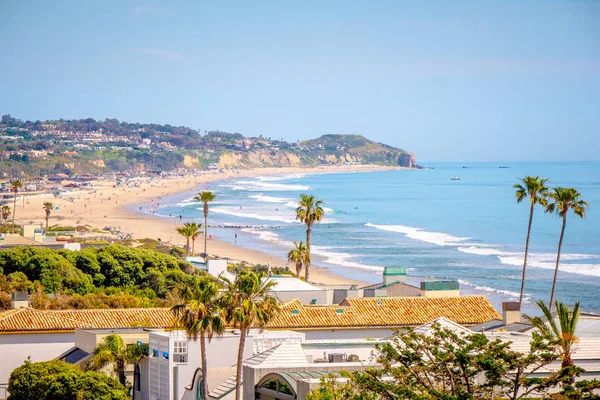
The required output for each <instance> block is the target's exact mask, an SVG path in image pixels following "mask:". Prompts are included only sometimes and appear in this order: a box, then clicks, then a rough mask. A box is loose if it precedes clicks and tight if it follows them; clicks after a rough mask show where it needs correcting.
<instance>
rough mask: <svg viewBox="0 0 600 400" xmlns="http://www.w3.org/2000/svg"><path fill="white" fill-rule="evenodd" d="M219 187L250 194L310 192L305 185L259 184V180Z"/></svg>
mask: <svg viewBox="0 0 600 400" xmlns="http://www.w3.org/2000/svg"><path fill="white" fill-rule="evenodd" d="M221 186H224V187H229V188H231V189H233V190H247V191H250V192H262V191H267V192H268V191H272V192H287V191H300V190H310V186H306V185H298V184H286V183H272V182H261V181H259V180H256V181H236V182H234V183H226V184H222V185H221Z"/></svg>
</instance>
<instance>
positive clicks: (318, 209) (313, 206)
mask: <svg viewBox="0 0 600 400" xmlns="http://www.w3.org/2000/svg"><path fill="white" fill-rule="evenodd" d="M324 205H325V203H324V202H323V200H317V199H316V198H315V196H313V195H308V194H303V195H300V202H298V207H297V208H296V219H297V220H298V221H300V222H302V223H304V224H306V251H307V252H308V257H309V262H308V263H307V264H306V265H305V266H304V268H305V269H304V280H305V281H306V282H308V274H309V272H308V270H309V267H310V237H311V233H312V226H313V224H314V223H315V222H319V221H321V220H322V219H323V217H324V216H325V211H324V210H323V206H324Z"/></svg>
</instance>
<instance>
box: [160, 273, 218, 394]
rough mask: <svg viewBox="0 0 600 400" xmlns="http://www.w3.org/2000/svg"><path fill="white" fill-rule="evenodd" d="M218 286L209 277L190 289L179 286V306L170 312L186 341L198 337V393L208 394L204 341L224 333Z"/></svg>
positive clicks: (200, 280)
mask: <svg viewBox="0 0 600 400" xmlns="http://www.w3.org/2000/svg"><path fill="white" fill-rule="evenodd" d="M220 288H221V285H220V284H219V283H218V282H217V281H215V280H214V279H213V278H212V277H211V278H209V277H204V278H200V279H198V280H196V282H195V284H194V285H193V286H191V287H190V286H188V285H185V286H182V287H181V288H180V289H179V297H180V298H181V300H182V303H180V304H177V305H175V306H173V307H172V308H171V310H172V311H173V313H174V314H175V318H176V319H177V321H178V324H179V326H181V327H183V329H185V331H186V333H187V335H188V337H190V338H193V339H194V340H197V339H198V336H200V357H201V360H202V390H203V393H204V396H206V394H208V384H207V376H208V366H207V360H206V339H207V338H208V341H209V342H210V341H211V340H212V338H213V335H215V334H217V335H221V334H222V333H223V330H224V329H225V319H224V313H223V310H222V309H221V307H220V300H221V296H220V293H219V289H220Z"/></svg>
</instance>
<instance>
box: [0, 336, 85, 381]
mask: <svg viewBox="0 0 600 400" xmlns="http://www.w3.org/2000/svg"><path fill="white" fill-rule="evenodd" d="M74 344H75V334H74V333H72V332H71V333H38V334H14V335H0V385H1V384H4V383H8V378H9V377H10V373H11V372H12V371H13V369H15V368H17V367H20V366H21V365H22V364H23V363H24V362H25V360H26V359H27V357H28V356H30V357H31V361H33V362H37V361H50V360H53V359H55V358H56V357H58V356H60V355H61V354H62V353H64V352H65V351H67V350H69V349H70V348H71V347H73V346H74Z"/></svg>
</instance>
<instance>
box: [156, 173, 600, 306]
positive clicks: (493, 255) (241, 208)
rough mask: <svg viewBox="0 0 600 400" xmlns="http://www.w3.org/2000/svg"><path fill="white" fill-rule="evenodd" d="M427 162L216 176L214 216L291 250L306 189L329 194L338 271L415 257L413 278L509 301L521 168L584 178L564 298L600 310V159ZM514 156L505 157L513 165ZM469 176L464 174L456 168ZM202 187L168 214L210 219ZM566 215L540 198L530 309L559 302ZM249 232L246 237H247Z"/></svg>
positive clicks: (555, 179) (246, 242)
mask: <svg viewBox="0 0 600 400" xmlns="http://www.w3.org/2000/svg"><path fill="white" fill-rule="evenodd" d="M426 166H427V167H428V168H427V169H423V170H401V171H381V172H359V173H324V174H293V175H281V176H266V177H258V178H246V177H244V178H240V179H233V180H229V181H223V182H217V183H211V184H208V185H207V186H206V189H208V190H212V191H214V192H216V195H217V199H216V201H215V202H214V203H211V206H210V220H209V224H210V225H224V226H238V227H239V226H241V228H235V229H212V230H211V232H212V234H213V235H214V236H215V237H217V238H218V239H220V240H225V241H228V242H232V243H233V242H234V241H236V242H237V244H239V245H241V246H244V247H249V248H252V249H260V250H263V251H266V252H269V253H272V254H274V255H278V256H282V257H283V256H285V254H286V253H287V252H288V251H289V250H290V249H291V248H292V246H293V244H292V242H293V241H304V240H305V227H304V225H302V224H301V223H299V222H298V221H296V220H295V208H296V206H297V202H298V198H299V196H300V194H302V193H307V194H313V195H315V196H316V197H317V198H319V199H322V200H323V201H325V207H324V209H325V218H324V220H323V221H322V222H321V223H319V224H316V225H315V226H314V228H313V236H312V243H313V247H312V249H313V250H312V254H313V262H314V263H316V264H319V265H323V266H327V267H329V268H330V270H331V271H332V272H333V273H335V274H338V275H341V276H344V277H348V278H354V279H360V280H363V281H367V282H373V283H375V282H379V281H381V273H382V270H383V267H385V266H404V267H405V268H406V269H407V272H408V275H409V276H410V278H411V282H418V281H424V280H457V281H458V282H460V285H461V290H462V291H463V292H464V293H473V294H474V293H481V294H486V295H488V297H489V298H490V299H492V302H493V303H494V304H495V305H496V306H498V305H499V303H500V302H501V301H505V300H518V296H519V290H520V285H521V271H522V265H523V250H524V243H525V236H526V231H527V219H528V213H529V202H528V201H524V202H522V203H521V204H517V202H516V200H515V190H514V188H513V185H514V184H515V183H518V178H521V177H524V176H526V175H539V176H540V177H545V178H549V179H550V180H549V185H550V186H563V187H575V188H577V189H578V190H579V191H580V192H581V193H582V198H583V199H584V200H586V201H588V203H589V204H590V207H589V210H588V212H587V216H586V217H585V219H580V218H579V217H575V216H573V214H572V213H569V215H568V217H567V228H566V231H565V238H564V242H563V249H562V255H561V262H560V269H559V274H558V282H557V289H556V298H557V299H558V300H560V301H563V302H565V303H568V304H573V303H574V302H576V301H579V302H580V303H581V306H582V307H583V309H584V310H586V311H592V312H600V213H599V212H598V211H596V210H598V209H600V162H561V163H549V162H545V163H542V162H527V163H497V162H496V163H427V164H426ZM501 167H502V168H501ZM453 177H458V178H459V180H452V179H451V178H453ZM191 197H192V195H191V194H187V195H185V196H179V197H177V198H172V199H169V200H167V201H165V199H163V204H162V205H161V209H158V210H156V211H155V212H156V213H157V214H159V215H163V216H167V215H168V214H171V215H172V217H176V218H179V215H182V220H183V221H186V220H190V219H198V220H199V221H202V209H201V207H200V206H199V205H198V203H196V202H194V201H192V200H191ZM560 228H561V220H560V218H559V217H557V216H556V215H551V214H545V213H544V212H543V209H542V208H541V207H537V208H536V211H535V214H534V217H533V228H532V233H531V242H530V253H529V261H528V269H527V281H526V287H525V296H526V297H525V299H526V305H527V307H526V308H528V309H530V310H534V309H535V308H536V307H535V305H534V302H535V301H536V300H538V299H542V300H544V301H546V302H547V301H548V300H549V297H550V290H551V285H552V278H553V273H554V267H555V260H556V250H557V244H558V239H559V234H560ZM236 235H237V239H236Z"/></svg>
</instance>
